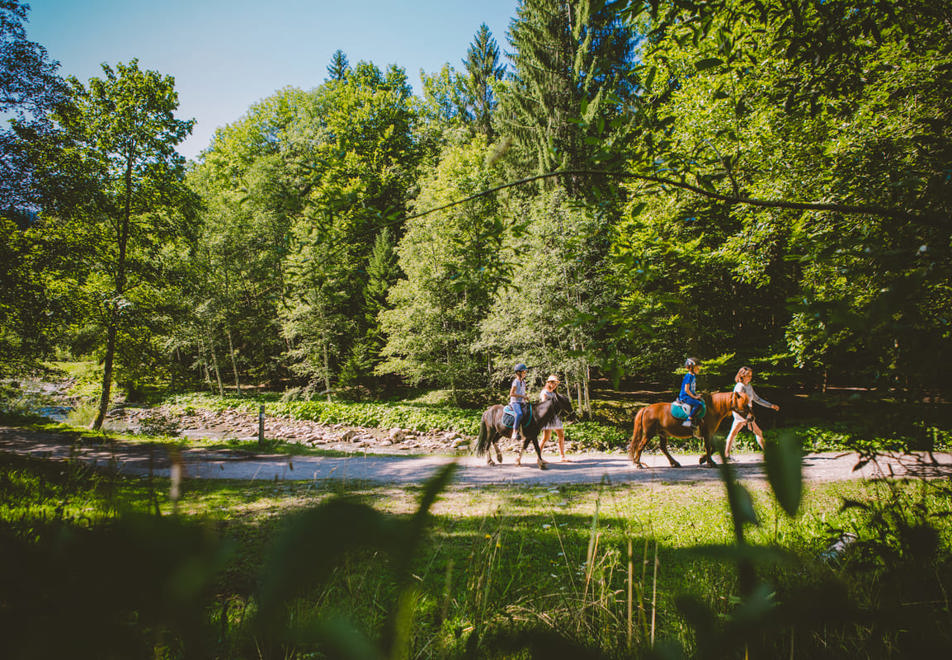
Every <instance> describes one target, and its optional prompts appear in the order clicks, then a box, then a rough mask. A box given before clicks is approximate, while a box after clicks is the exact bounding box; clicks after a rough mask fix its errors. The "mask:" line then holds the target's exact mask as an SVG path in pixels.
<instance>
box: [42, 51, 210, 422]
mask: <svg viewBox="0 0 952 660" xmlns="http://www.w3.org/2000/svg"><path fill="white" fill-rule="evenodd" d="M68 84H69V97H68V102H67V103H64V104H62V105H60V106H59V107H57V109H56V112H55V114H54V115H53V119H54V120H55V123H56V130H55V132H54V133H53V135H52V136H51V138H50V139H51V140H52V141H53V144H46V145H43V144H38V145H36V148H35V149H34V152H33V155H34V156H35V157H36V158H37V160H38V162H39V163H40V164H41V165H42V167H43V168H44V176H46V177H48V179H49V181H50V182H57V181H61V184H62V185H61V186H60V187H57V186H53V185H52V183H51V184H50V186H51V188H53V189H54V190H53V191H52V192H51V193H50V194H49V196H48V197H46V198H45V199H44V213H43V214H42V215H41V227H40V228H39V230H40V231H42V235H43V239H44V241H48V242H49V243H50V244H52V246H53V247H54V248H55V249H56V250H58V251H60V253H61V255H62V256H61V258H60V259H61V261H60V268H61V269H62V270H60V271H59V272H58V275H59V276H60V279H61V282H59V283H57V286H60V287H63V288H64V289H65V290H67V291H69V293H70V295H71V297H73V298H74V301H75V302H74V304H75V305H76V306H77V307H78V308H79V310H80V311H79V313H78V317H79V323H80V325H79V327H78V328H77V331H76V335H77V338H81V337H83V336H85V338H86V340H87V341H88V344H87V345H86V346H84V347H83V348H84V349H85V350H83V351H82V352H86V351H93V350H97V351H102V359H103V364H104V367H103V386H102V394H101V397H102V399H101V403H100V409H99V414H98V415H97V417H96V420H95V422H94V425H95V426H96V427H97V428H98V427H99V425H101V424H102V420H103V417H104V416H105V413H106V406H107V405H108V402H109V397H110V389H111V387H112V382H113V378H114V377H115V378H116V379H117V380H118V381H119V382H120V383H124V384H125V385H126V389H127V390H129V391H130V392H133V393H134V392H135V391H136V390H137V389H138V386H139V383H140V382H141V381H142V380H143V379H144V378H145V375H146V374H151V373H154V372H155V371H156V370H157V369H161V367H162V366H164V364H165V363H166V360H167V355H165V354H163V350H162V346H161V342H160V336H161V334H162V332H163V330H167V329H168V328H169V326H170V325H171V324H173V323H174V320H175V318H176V316H177V315H178V314H180V313H181V312H182V310H183V307H182V298H181V294H180V291H179V290H178V287H177V286H176V285H177V284H178V282H177V281H176V280H177V277H178V275H179V274H180V269H181V265H182V251H183V245H184V244H186V243H187V240H188V238H189V235H190V230H191V227H190V224H189V222H188V218H189V215H190V212H191V211H192V210H193V208H194V204H195V199H194V197H193V196H192V195H191V194H190V193H189V192H188V190H187V189H186V188H185V186H184V184H183V178H184V159H183V158H182V156H180V155H179V154H178V153H176V152H175V146H176V145H177V144H178V143H179V142H181V141H182V140H183V139H184V138H185V136H186V135H188V133H189V132H191V128H192V125H193V123H194V122H193V121H185V120H180V119H176V118H175V116H174V112H175V110H176V109H177V108H178V96H177V94H176V92H175V84H174V80H173V79H172V78H171V77H169V76H162V75H161V74H160V73H158V72H156V71H143V70H141V69H139V65H138V62H137V61H136V60H132V61H131V62H130V63H129V64H119V65H117V67H116V69H115V70H114V69H113V68H112V67H110V66H108V65H103V78H91V79H90V80H89V83H88V86H87V85H84V84H83V83H81V82H80V81H78V80H76V79H75V78H70V79H69V80H68ZM84 326H85V327H84ZM77 343H79V342H77ZM114 367H116V370H115V371H116V372H115V374H114V373H113V372H114Z"/></svg>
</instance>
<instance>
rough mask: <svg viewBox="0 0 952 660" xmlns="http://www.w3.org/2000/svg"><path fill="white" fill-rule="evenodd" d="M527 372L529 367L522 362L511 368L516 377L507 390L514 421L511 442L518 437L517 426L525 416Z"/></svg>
mask: <svg viewBox="0 0 952 660" xmlns="http://www.w3.org/2000/svg"><path fill="white" fill-rule="evenodd" d="M528 370H529V367H527V366H526V365H524V364H523V363H522V362H520V363H519V364H517V365H516V366H515V368H513V371H515V372H516V377H515V378H513V380H512V385H511V386H510V388H509V403H510V404H512V406H511V407H512V412H513V414H514V415H515V420H514V421H513V422H512V439H513V440H516V439H517V438H518V437H519V426H520V424H521V422H522V416H523V415H524V414H525V405H526V401H527V400H528V399H527V398H526V371H528Z"/></svg>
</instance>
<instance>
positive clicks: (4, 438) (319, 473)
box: [0, 426, 952, 485]
mask: <svg viewBox="0 0 952 660" xmlns="http://www.w3.org/2000/svg"><path fill="white" fill-rule="evenodd" d="M71 439H72V438H71V436H70V435H69V434H58V433H47V432H38V431H30V430H24V429H19V428H12V427H2V426H0V451H6V452H13V453H17V454H23V455H31V456H37V457H46V458H51V459H56V460H65V459H66V458H68V457H70V456H73V457H74V458H78V459H80V460H83V461H87V462H90V463H95V464H96V465H100V466H103V467H109V466H113V467H115V468H116V469H118V470H119V472H120V473H122V474H128V475H146V474H149V472H150V471H151V472H152V473H153V474H154V475H156V476H165V477H168V476H169V474H170V470H171V461H170V459H169V456H168V455H167V453H166V452H165V450H164V449H161V448H150V447H148V446H144V445H137V444H132V443H121V442H113V443H100V444H95V445H93V444H89V443H88V442H87V443H82V444H81V445H79V446H77V447H74V446H73V445H72V444H71ZM181 456H182V459H183V464H184V468H185V475H186V477H190V478H198V479H246V480H253V481H263V480H267V481H274V480H294V481H312V480H325V479H335V480H346V481H358V482H372V483H386V484H421V483H423V482H424V481H426V479H427V478H428V477H430V476H431V475H432V474H433V473H434V472H435V471H436V470H437V469H438V468H439V467H440V466H442V465H445V464H446V463H448V462H451V461H453V460H456V461H457V462H458V463H459V466H460V469H459V471H458V472H457V475H456V478H455V482H456V483H457V484H463V485H492V484H498V485H507V484H508V485H558V484H588V483H599V482H601V481H602V480H605V481H607V482H610V483H616V484H617V483H658V482H660V483H664V482H671V483H685V482H692V481H713V480H717V479H719V478H720V470H716V469H711V468H709V467H700V466H698V465H697V458H698V457H697V455H696V454H691V455H683V456H678V459H679V460H680V461H681V463H682V464H683V465H684V466H685V467H682V468H679V469H675V468H670V467H668V462H667V460H666V459H665V458H664V456H663V455H661V454H657V455H654V454H652V455H645V456H643V457H642V458H643V460H644V461H645V462H646V463H647V464H648V465H649V466H650V467H649V468H648V469H637V468H634V467H632V465H631V462H630V461H629V460H628V457H627V456H626V455H624V454H621V453H618V454H614V453H612V454H608V453H582V454H575V455H572V456H571V462H570V463H560V462H559V461H558V456H557V455H549V454H546V460H548V461H550V462H549V469H547V470H539V469H538V468H537V467H536V464H535V459H534V456H530V455H526V456H524V457H523V459H524V460H523V466H522V467H517V466H515V465H514V460H515V455H514V454H512V453H507V454H505V456H504V458H505V461H506V462H505V463H503V464H502V465H500V466H496V467H490V466H487V465H486V463H485V459H483V458H477V457H475V456H472V455H465V456H457V457H453V456H446V455H433V456H419V457H410V456H384V455H379V454H378V455H363V454H355V455H353V456H348V457H325V456H285V455H267V454H251V453H245V452H228V451H211V450H203V449H190V450H187V451H184V452H182V455H181ZM935 459H936V460H937V461H938V465H932V464H931V462H930V461H929V457H928V456H925V457H924V456H921V455H906V456H895V457H888V458H883V459H881V460H879V461H877V462H876V463H869V464H867V465H865V466H864V467H862V468H860V469H856V470H854V467H855V466H856V464H857V460H858V457H857V455H856V454H854V453H839V454H834V453H822V454H808V455H807V456H806V457H804V460H803V477H804V479H805V480H807V481H838V480H847V479H861V478H870V477H877V476H894V477H901V476H927V477H949V476H952V455H950V454H935ZM731 465H733V466H734V468H735V470H736V474H737V476H738V477H739V478H740V479H743V480H760V481H762V480H765V479H766V475H765V473H764V466H763V457H762V455H760V454H743V455H739V456H737V457H736V460H735V461H732V463H731Z"/></svg>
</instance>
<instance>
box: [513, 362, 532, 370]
mask: <svg viewBox="0 0 952 660" xmlns="http://www.w3.org/2000/svg"><path fill="white" fill-rule="evenodd" d="M513 371H529V367H527V366H526V365H524V364H523V363H522V362H520V363H519V364H517V365H516V368H515V369H513Z"/></svg>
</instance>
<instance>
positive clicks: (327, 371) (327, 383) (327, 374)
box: [322, 341, 331, 403]
mask: <svg viewBox="0 0 952 660" xmlns="http://www.w3.org/2000/svg"><path fill="white" fill-rule="evenodd" d="M322 344H323V348H324V393H325V394H326V395H327V402H328V403H330V402H331V360H330V357H329V356H328V354H327V342H326V341H325V342H322Z"/></svg>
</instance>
